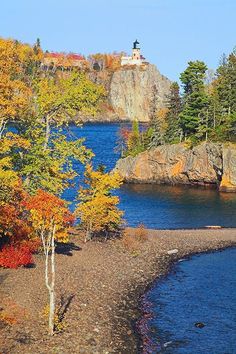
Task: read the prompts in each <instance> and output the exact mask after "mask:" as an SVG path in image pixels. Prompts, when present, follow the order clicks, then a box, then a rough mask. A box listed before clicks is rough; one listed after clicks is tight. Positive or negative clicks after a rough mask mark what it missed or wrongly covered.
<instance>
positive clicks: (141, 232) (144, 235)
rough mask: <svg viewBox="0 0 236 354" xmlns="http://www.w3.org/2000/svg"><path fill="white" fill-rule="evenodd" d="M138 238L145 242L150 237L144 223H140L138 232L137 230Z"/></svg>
mask: <svg viewBox="0 0 236 354" xmlns="http://www.w3.org/2000/svg"><path fill="white" fill-rule="evenodd" d="M135 236H136V239H137V240H138V241H140V242H145V241H147V239H148V232H147V229H146V228H145V226H144V224H139V225H138V227H137V229H136V232H135Z"/></svg>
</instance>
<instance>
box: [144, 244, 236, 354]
mask: <svg viewBox="0 0 236 354" xmlns="http://www.w3.org/2000/svg"><path fill="white" fill-rule="evenodd" d="M235 289H236V249H235V248H234V249H227V250H224V251H222V252H215V253H209V254H202V255H199V256H194V257H192V258H191V260H184V261H182V262H180V263H178V264H177V266H175V268H174V270H173V271H172V272H171V273H170V274H169V275H168V276H167V277H166V278H163V279H162V280H161V281H159V282H157V283H156V284H154V286H153V287H152V289H151V290H150V291H149V292H148V293H147V294H146V296H145V302H148V303H149V306H150V307H149V311H150V314H151V318H150V319H148V320H147V322H146V324H147V328H148V330H147V335H148V338H149V340H150V341H149V347H146V349H145V350H146V351H145V353H166V354H203V353H204V354H205V353H206V354H235V353H236V291H235ZM197 322H202V323H203V324H204V325H205V327H203V328H197V327H196V326H195V323H197Z"/></svg>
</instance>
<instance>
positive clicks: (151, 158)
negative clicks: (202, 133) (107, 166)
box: [116, 143, 236, 192]
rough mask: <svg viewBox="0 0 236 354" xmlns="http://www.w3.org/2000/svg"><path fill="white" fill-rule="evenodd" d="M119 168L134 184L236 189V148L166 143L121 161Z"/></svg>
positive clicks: (206, 144) (118, 164) (223, 189)
mask: <svg viewBox="0 0 236 354" xmlns="http://www.w3.org/2000/svg"><path fill="white" fill-rule="evenodd" d="M116 169H117V170H118V171H119V173H120V174H121V176H122V177H123V178H124V181H126V182H130V183H157V184H162V183H163V184H164V183H166V184H191V185H216V186H218V187H219V189H220V190H221V191H229V192H236V148H235V146H233V145H232V144H231V145H221V144H213V143H203V144H201V145H198V146H196V147H194V148H193V149H188V148H187V147H185V146H184V144H176V145H165V146H160V147H157V148H155V149H152V150H149V151H145V152H143V153H141V154H139V155H137V156H136V157H127V158H125V159H121V160H119V161H118V162H117V165H116Z"/></svg>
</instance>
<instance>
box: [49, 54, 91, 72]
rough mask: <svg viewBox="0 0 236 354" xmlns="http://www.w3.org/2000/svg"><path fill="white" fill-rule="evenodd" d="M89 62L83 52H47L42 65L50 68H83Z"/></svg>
mask: <svg viewBox="0 0 236 354" xmlns="http://www.w3.org/2000/svg"><path fill="white" fill-rule="evenodd" d="M86 63H87V61H86V59H85V57H84V56H83V55H81V54H76V53H68V54H67V53H57V52H50V53H49V52H46V53H45V54H44V58H43V62H42V65H43V66H44V67H47V68H50V67H54V68H59V67H60V68H64V69H68V68H74V67H79V68H82V67H84V66H85V64H86Z"/></svg>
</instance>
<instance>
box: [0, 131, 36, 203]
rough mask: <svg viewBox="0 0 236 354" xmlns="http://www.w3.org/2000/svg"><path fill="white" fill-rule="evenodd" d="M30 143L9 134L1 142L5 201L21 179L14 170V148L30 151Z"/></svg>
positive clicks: (0, 184) (0, 179) (1, 181)
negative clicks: (12, 153)
mask: <svg viewBox="0 0 236 354" xmlns="http://www.w3.org/2000/svg"><path fill="white" fill-rule="evenodd" d="M29 146H30V143H29V141H28V140H26V139H24V138H22V137H20V136H19V135H17V134H13V133H7V134H6V136H4V138H2V139H1V140H0V152H1V154H0V197H1V199H5V197H7V196H8V195H9V192H10V191H12V190H14V188H16V187H17V185H18V184H19V181H20V178H19V177H18V175H17V173H16V172H15V171H14V170H13V164H12V156H11V152H12V149H13V148H17V149H19V148H23V149H28V148H29Z"/></svg>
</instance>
